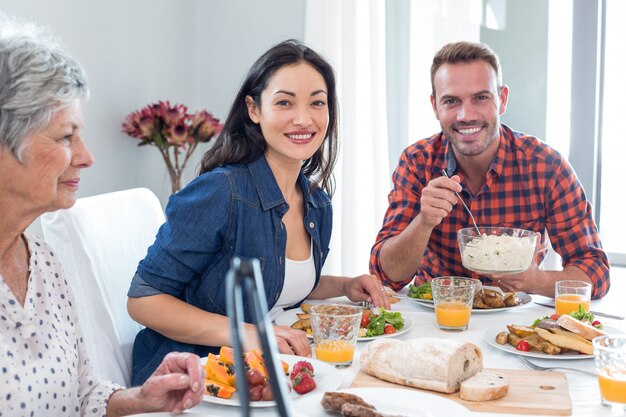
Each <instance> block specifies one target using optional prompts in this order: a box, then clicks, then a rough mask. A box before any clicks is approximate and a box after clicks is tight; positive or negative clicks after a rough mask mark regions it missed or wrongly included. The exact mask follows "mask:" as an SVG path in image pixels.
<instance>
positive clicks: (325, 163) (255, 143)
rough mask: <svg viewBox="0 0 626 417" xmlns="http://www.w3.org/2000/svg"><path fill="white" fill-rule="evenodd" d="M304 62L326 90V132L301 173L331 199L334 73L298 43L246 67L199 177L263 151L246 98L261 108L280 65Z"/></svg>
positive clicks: (334, 151)
mask: <svg viewBox="0 0 626 417" xmlns="http://www.w3.org/2000/svg"><path fill="white" fill-rule="evenodd" d="M301 62H306V63H307V64H309V65H311V66H312V67H313V68H315V69H316V70H317V71H318V72H319V73H320V75H321V76H322V77H323V78H324V81H325V82H326V87H327V88H328V116H329V117H328V119H329V120H328V130H327V131H326V137H325V138H324V142H323V144H322V146H321V147H320V148H319V149H318V150H317V151H316V152H315V153H314V154H313V156H311V158H309V159H307V160H306V161H304V163H303V164H302V172H303V173H304V175H306V176H307V177H308V178H310V179H311V181H312V183H313V186H312V187H311V190H313V189H314V188H316V187H319V188H321V189H322V190H324V191H326V193H328V195H330V196H332V195H333V192H334V188H335V184H334V178H333V173H332V171H333V168H334V166H335V162H336V160H337V129H338V127H337V124H338V121H337V119H338V104H337V93H336V91H335V74H334V71H333V69H332V67H331V66H330V64H329V63H328V62H326V60H325V59H324V58H322V57H321V56H320V55H319V54H318V53H317V52H315V51H314V50H312V49H311V48H308V47H307V46H305V45H304V44H302V43H301V42H299V41H297V40H294V39H290V40H287V41H284V42H281V43H279V44H278V45H275V46H273V47H272V48H270V49H269V50H268V51H267V52H265V53H264V54H263V55H262V56H261V57H260V58H259V59H258V60H257V61H256V62H255V63H254V64H253V65H252V68H250V71H248V74H247V75H246V78H245V80H244V82H243V84H242V86H241V88H240V89H239V92H238V93H237V96H236V97H235V101H234V102H233V105H232V106H231V108H230V112H229V113H228V117H227V118H226V121H225V122H224V127H223V128H222V131H221V132H220V134H219V135H218V137H217V138H216V140H215V144H214V145H213V147H211V149H209V150H208V151H206V152H205V154H204V155H203V156H202V163H201V166H200V171H199V173H200V175H201V174H204V173H205V172H208V171H211V170H212V169H214V168H216V167H218V166H222V165H226V164H233V163H248V162H252V161H254V160H256V159H257V158H259V157H260V156H261V155H263V153H264V152H265V149H266V148H267V143H266V141H265V138H264V137H263V133H262V132H261V127H260V126H259V125H257V124H255V123H254V122H253V121H252V120H251V119H250V116H249V115H248V107H247V106H246V96H250V97H252V99H253V100H254V102H255V104H256V105H257V106H260V105H261V93H262V92H263V90H264V89H265V88H266V87H267V84H268V82H269V80H270V78H271V77H272V76H273V75H274V74H275V73H276V71H278V70H279V69H281V68H282V67H284V66H287V65H296V64H298V63H301Z"/></svg>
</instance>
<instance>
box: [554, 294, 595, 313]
mask: <svg viewBox="0 0 626 417" xmlns="http://www.w3.org/2000/svg"><path fill="white" fill-rule="evenodd" d="M580 305H582V306H583V308H584V309H585V311H589V298H587V297H585V296H584V295H581V294H561V295H559V296H557V297H556V302H555V311H556V313H557V314H568V313H571V312H572V311H578V306H580Z"/></svg>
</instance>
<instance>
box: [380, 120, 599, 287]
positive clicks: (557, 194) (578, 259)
mask: <svg viewBox="0 0 626 417" xmlns="http://www.w3.org/2000/svg"><path fill="white" fill-rule="evenodd" d="M443 168H446V170H447V172H448V173H450V175H452V173H456V172H457V163H456V158H455V157H454V153H453V152H452V147H451V145H450V142H449V141H448V139H447V138H446V137H445V136H444V135H443V133H438V134H436V135H434V136H432V137H430V138H428V139H425V140H421V141H419V142H417V143H415V144H413V145H411V146H409V147H408V148H406V149H405V150H404V153H403V154H402V156H401V157H400V162H399V164H398V167H397V168H396V171H395V172H394V174H393V184H394V186H393V189H392V190H391V192H390V193H389V207H388V208H387V213H386V214H385V220H384V222H383V226H382V229H381V230H380V232H379V233H378V236H377V237H376V243H375V244H374V246H373V247H372V252H371V255H370V271H371V273H372V274H374V275H376V276H378V277H380V278H381V279H382V281H383V283H384V284H385V285H388V286H390V287H392V288H394V289H396V290H398V289H400V288H402V287H404V286H405V285H407V284H408V283H409V282H410V281H411V279H412V278H409V279H407V280H406V281H403V282H394V281H391V280H389V279H388V278H387V277H386V275H385V273H384V272H383V270H382V268H381V265H380V250H381V248H382V246H383V244H384V243H385V241H386V240H387V239H388V238H390V237H392V236H395V235H397V234H399V233H400V232H401V231H403V230H404V229H405V228H406V227H407V226H408V224H409V223H410V222H411V221H412V220H413V219H414V218H415V216H417V214H418V213H419V211H420V196H421V192H422V189H423V188H424V187H425V186H426V185H427V184H428V182H429V181H430V180H432V179H433V178H436V177H438V176H440V175H441V174H440V173H441V170H442V169H443ZM461 185H462V186H463V191H462V192H461V197H462V198H463V200H464V201H465V202H466V204H467V205H468V206H469V208H470V210H471V211H472V213H473V214H474V217H475V218H476V223H478V224H479V225H481V226H505V227H517V228H522V229H528V230H533V231H536V232H540V233H541V235H542V238H541V245H542V246H540V248H541V247H545V246H546V245H547V242H546V235H545V233H544V231H547V233H548V236H549V238H550V242H551V243H552V246H553V247H554V249H555V250H556V252H557V253H559V254H560V255H561V257H562V258H563V266H564V267H565V266H575V267H577V268H580V269H581V270H583V271H584V272H585V273H586V274H587V276H589V278H591V280H592V281H593V283H594V290H593V294H592V297H593V298H600V297H603V296H604V295H605V294H606V293H607V291H608V289H609V285H610V281H609V261H608V258H607V256H606V253H605V252H604V251H603V249H602V244H601V243H600V237H599V235H598V230H597V227H596V225H595V222H594V221H593V218H592V214H591V205H590V203H589V202H588V201H587V198H586V197H585V193H584V190H583V188H582V185H581V184H580V183H579V182H578V179H577V178H576V175H575V174H574V171H573V170H572V168H571V166H570V165H569V164H568V162H567V161H566V160H565V159H563V158H562V157H561V155H560V154H559V153H558V152H556V151H555V150H554V149H552V148H550V147H549V146H547V145H546V144H545V143H543V142H541V141H540V140H539V139H537V138H535V137H532V136H528V135H524V134H522V133H519V132H515V131H513V130H511V129H510V128H509V127H507V126H505V125H501V128H500V146H499V147H498V151H497V153H496V155H495V157H494V159H493V161H492V162H491V166H490V167H489V170H488V172H487V175H486V178H485V184H484V185H483V187H482V188H481V190H480V191H479V192H478V194H477V195H475V196H474V195H471V194H470V193H469V192H468V191H467V187H466V186H465V185H464V182H463V181H462V182H461ZM470 225H471V219H470V218H469V215H468V214H467V213H466V211H465V210H464V208H463V205H462V204H460V203H459V204H456V205H455V206H454V207H453V209H452V211H451V212H450V213H449V214H448V216H447V217H445V218H444V219H443V221H442V222H441V223H440V224H439V225H438V226H437V227H435V228H434V229H433V231H432V234H431V237H430V240H429V242H428V246H427V248H426V251H425V252H424V257H423V258H422V262H421V264H420V266H419V269H418V270H417V271H416V272H415V275H416V276H415V284H416V285H419V284H421V283H424V282H427V281H429V280H430V279H432V278H433V277H437V276H442V275H460V276H470V277H472V278H480V279H481V281H483V282H485V283H492V281H491V280H490V279H489V278H486V277H481V276H480V275H479V274H476V273H474V272H470V271H468V270H467V269H465V268H464V267H463V265H462V263H461V255H460V253H459V249H458V245H457V240H456V232H457V230H459V229H461V228H464V227H468V226H470ZM544 256H545V251H540V253H539V256H538V259H537V262H538V263H541V261H542V260H543V257H544Z"/></svg>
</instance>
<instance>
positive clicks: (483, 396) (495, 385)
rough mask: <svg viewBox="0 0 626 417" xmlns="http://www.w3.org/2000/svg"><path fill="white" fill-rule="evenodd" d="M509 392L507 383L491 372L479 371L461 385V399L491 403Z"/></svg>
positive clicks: (501, 377)
mask: <svg viewBox="0 0 626 417" xmlns="http://www.w3.org/2000/svg"><path fill="white" fill-rule="evenodd" d="M508 391H509V381H507V380H506V378H504V377H503V376H502V375H499V374H498V373H496V372H493V371H487V370H485V371H480V372H479V373H477V374H476V375H474V376H473V377H471V378H469V379H466V380H465V381H463V382H462V383H461V399H463V400H466V401H491V400H497V399H498V398H502V397H504V396H505V395H506V393H507V392H508Z"/></svg>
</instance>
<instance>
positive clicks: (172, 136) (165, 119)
mask: <svg viewBox="0 0 626 417" xmlns="http://www.w3.org/2000/svg"><path fill="white" fill-rule="evenodd" d="M187 110H188V109H187V106H185V105H184V104H174V105H172V104H170V102H169V101H159V102H157V103H152V104H149V105H147V106H146V107H144V108H142V109H139V110H137V111H134V112H132V113H130V114H129V115H128V116H126V119H125V120H124V122H123V123H122V132H124V133H126V134H128V135H129V136H132V137H134V138H137V139H139V140H140V142H139V145H153V146H155V147H156V148H157V149H159V152H161V156H162V157H163V160H164V161H165V165H166V166H167V169H168V172H169V174H170V177H171V179H172V192H176V191H178V189H179V188H180V177H181V174H182V171H183V169H184V168H185V165H186V164H187V161H188V160H189V157H190V156H191V154H192V153H193V152H194V151H195V149H196V147H197V145H198V144H199V143H204V142H209V141H210V140H211V139H212V138H213V137H214V136H215V135H216V134H217V133H219V132H220V131H221V130H222V125H221V124H220V123H219V120H218V119H216V118H214V117H213V115H212V114H211V113H209V112H207V111H206V110H200V111H198V112H196V113H193V114H189V113H188V111H187ZM181 149H182V152H181ZM181 153H183V155H184V157H183V158H179V156H180V155H181Z"/></svg>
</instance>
